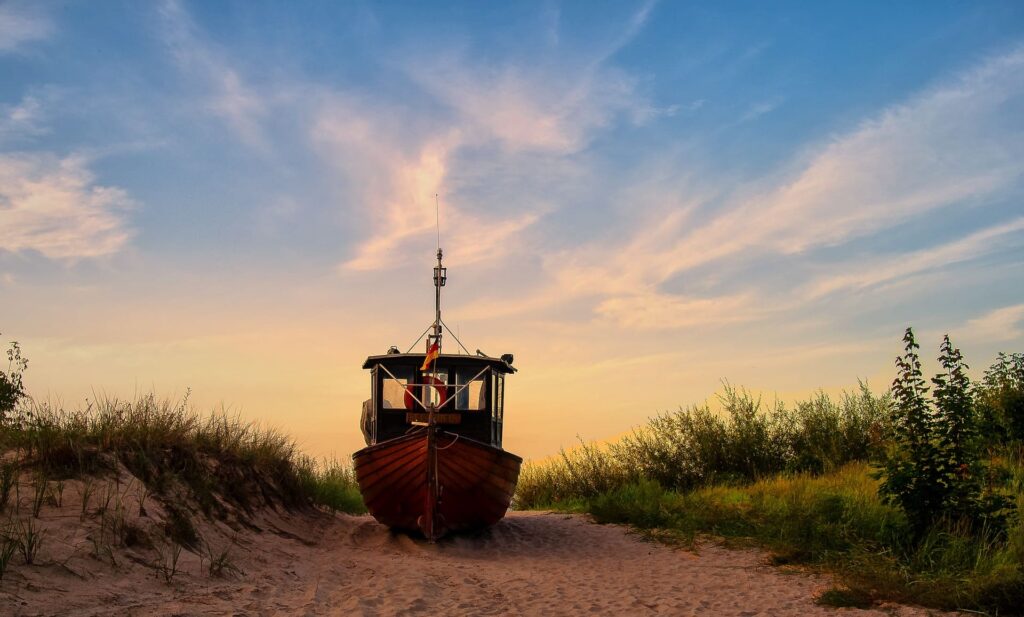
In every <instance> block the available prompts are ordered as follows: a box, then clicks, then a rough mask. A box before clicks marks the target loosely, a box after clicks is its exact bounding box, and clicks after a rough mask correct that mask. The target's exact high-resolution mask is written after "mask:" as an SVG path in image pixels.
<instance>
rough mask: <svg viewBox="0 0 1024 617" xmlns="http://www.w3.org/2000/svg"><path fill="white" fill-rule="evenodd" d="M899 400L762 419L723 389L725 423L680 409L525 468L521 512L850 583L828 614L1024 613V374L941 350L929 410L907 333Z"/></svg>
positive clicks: (826, 404) (700, 410) (822, 400)
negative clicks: (607, 526) (582, 517)
mask: <svg viewBox="0 0 1024 617" xmlns="http://www.w3.org/2000/svg"><path fill="white" fill-rule="evenodd" d="M904 342H905V343H906V349H905V352H906V353H905V354H904V355H903V356H902V357H901V358H900V359H899V360H898V362H897V367H898V372H899V375H898V377H897V379H896V381H895V383H894V387H893V391H892V393H891V394H886V395H883V396H875V395H873V394H871V392H870V391H869V390H868V389H867V387H866V386H865V385H864V384H861V387H860V388H859V390H858V391H857V392H856V393H852V394H845V395H843V396H842V397H841V398H840V399H839V400H838V401H833V400H832V399H830V397H828V396H825V395H824V394H819V395H817V396H815V397H813V398H812V399H810V400H807V401H803V402H800V403H797V404H796V405H795V406H792V407H785V406H783V405H781V404H778V403H777V404H775V405H773V406H766V405H764V404H763V403H762V402H761V401H760V400H758V399H755V398H753V397H752V396H750V395H749V394H748V393H747V392H745V391H743V390H737V389H734V388H732V387H729V386H726V388H725V392H724V393H723V394H722V396H721V397H720V401H721V404H722V413H720V414H719V413H715V412H713V411H712V410H711V409H710V408H709V407H708V406H706V405H705V406H699V407H691V408H688V409H681V410H679V411H677V412H675V413H670V414H665V415H662V416H660V417H658V418H655V419H652V420H651V421H650V422H649V423H648V424H647V425H646V426H644V427H642V428H639V429H637V430H636V431H634V432H633V433H632V434H630V435H628V436H626V437H625V438H623V439H620V440H618V441H616V442H614V443H610V444H603V445H597V444H581V446H580V447H579V448H576V449H574V450H571V451H563V452H562V453H561V455H560V456H559V457H557V458H555V459H552V460H549V461H546V462H540V463H532V464H528V465H526V466H525V467H524V469H523V472H522V475H521V478H520V483H519V489H518V491H517V493H516V506H517V507H519V508H554V509H560V510H568V511H578V512H588V513H590V514H591V515H592V516H593V517H594V518H595V519H596V520H597V521H598V522H602V523H623V524H629V525H632V526H633V527H634V528H637V529H638V530H641V531H642V532H643V533H644V534H645V535H648V536H650V537H652V538H656V539H659V540H662V541H667V542H677V543H684V544H689V545H693V543H694V541H695V538H696V537H697V536H698V535H700V534H710V535H713V536H717V537H722V538H725V539H726V540H727V541H729V542H741V543H755V544H758V545H761V546H765V547H767V548H769V549H770V550H771V551H772V552H773V554H774V559H775V561H776V562H777V563H780V564H781V563H793V564H806V565H810V566H812V567H816V568H823V569H826V570H828V571H831V572H835V573H837V574H839V575H840V576H841V578H842V580H843V583H844V584H843V586H842V587H839V588H836V589H832V590H829V591H828V592H826V593H825V594H823V595H822V597H821V598H819V602H820V603H822V604H829V605H841V606H864V605H866V604H868V603H870V602H873V601H878V600H897V601H905V602H915V603H920V604H923V605H927V606H933V607H939V608H961V609H969V610H978V611H987V612H991V613H994V614H1021V612H1022V610H1024V522H1022V521H1021V519H1020V518H1019V517H1018V516H1017V514H1016V513H1017V512H1019V511H1020V508H1021V507H1024V444H1022V435H1021V434H1020V433H1019V432H1017V430H1016V427H1017V426H1018V424H1022V423H1024V422H1022V418H1024V409H1022V402H1024V370H1022V369H1024V361H1022V357H1021V356H1020V355H1019V354H1014V355H1011V356H1005V355H1002V354H1001V355H1000V357H999V360H998V361H997V363H996V365H994V366H993V367H992V368H991V369H989V371H988V372H986V377H985V379H984V381H983V382H982V383H979V384H975V385H972V384H971V383H970V382H969V380H968V379H967V376H966V372H965V369H966V368H967V367H966V365H965V364H964V362H963V359H962V357H961V356H960V352H959V351H958V350H956V349H955V348H954V347H953V345H952V344H951V343H950V342H949V339H948V337H947V338H946V339H944V341H943V344H942V346H941V348H940V356H939V362H940V364H941V365H942V373H940V374H939V375H937V376H936V377H935V378H934V379H933V380H932V382H933V384H934V386H935V390H934V392H933V394H934V396H933V397H932V398H931V399H929V398H928V397H927V396H926V395H927V388H926V387H925V382H924V379H923V378H922V376H921V371H920V362H919V361H918V358H917V356H916V349H917V345H916V341H914V339H913V333H912V332H911V331H909V330H908V332H907V336H906V338H905V339H904Z"/></svg>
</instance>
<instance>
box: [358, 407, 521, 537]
mask: <svg viewBox="0 0 1024 617" xmlns="http://www.w3.org/2000/svg"><path fill="white" fill-rule="evenodd" d="M352 459H353V463H354V468H355V473H356V480H357V481H358V483H359V490H360V492H361V493H362V495H363V501H364V502H365V503H366V507H367V509H368V510H369V511H370V514H372V515H373V517H374V518H376V519H377V520H378V521H380V522H381V523H383V524H384V525H387V526H389V527H392V528H394V529H401V530H405V531H414V532H421V533H423V535H425V536H426V537H427V538H428V539H431V540H433V539H436V538H439V537H441V536H442V535H444V534H445V533H448V532H453V531H462V530H467V529H476V528H481V527H487V526H489V525H493V524H494V523H496V522H498V521H499V520H501V518H502V517H504V516H505V512H506V511H508V506H509V503H511V501H512V494H513V492H514V491H515V487H516V481H517V480H518V479H519V468H520V466H521V465H522V462H523V459H521V458H519V457H518V456H516V455H515V454H511V453H509V452H505V451H504V450H502V449H501V448H496V447H494V446H491V445H489V444H485V443H481V442H479V441H475V440H472V439H469V438H466V437H462V436H458V435H455V434H453V433H448V432H445V431H443V430H440V429H438V428H433V427H430V428H423V429H420V430H418V431H417V432H415V433H411V434H409V435H404V436H402V437H397V438H395V439H390V440H388V441H385V442H382V443H378V444H375V445H372V446H369V447H366V448H363V449H362V450H359V451H358V452H356V453H355V454H353V455H352Z"/></svg>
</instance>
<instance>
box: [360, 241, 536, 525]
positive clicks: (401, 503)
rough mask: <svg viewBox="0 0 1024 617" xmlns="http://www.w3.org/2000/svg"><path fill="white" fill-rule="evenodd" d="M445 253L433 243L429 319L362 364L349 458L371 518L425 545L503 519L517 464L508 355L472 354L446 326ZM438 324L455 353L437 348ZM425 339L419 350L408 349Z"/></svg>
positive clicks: (440, 339)
mask: <svg viewBox="0 0 1024 617" xmlns="http://www.w3.org/2000/svg"><path fill="white" fill-rule="evenodd" d="M442 258H443V252H442V250H441V248H440V247H438V249H437V265H436V266H435V267H434V289H435V311H434V322H433V323H432V324H431V325H430V326H428V327H427V329H426V330H425V331H424V332H423V334H421V335H420V338H419V339H417V340H416V342H414V343H413V344H412V346H411V347H410V348H409V350H408V351H406V352H405V353H402V352H401V351H399V349H398V348H397V347H391V348H390V349H389V350H388V352H387V353H385V354H381V355H373V356H369V357H368V358H367V359H366V362H364V363H363V368H364V369H366V370H368V371H370V384H371V396H370V398H369V399H367V400H366V401H365V402H364V403H363V410H362V418H361V429H362V433H363V437H364V439H365V441H366V447H365V448H363V449H361V450H359V451H357V452H356V453H355V454H353V455H352V460H353V467H354V470H355V476H356V480H357V482H358V484H359V490H360V492H361V493H362V496H363V501H364V502H365V504H366V507H367V509H368V510H369V512H370V514H371V515H373V517H374V518H376V519H377V521H379V522H380V523H382V524H384V525H387V526H388V527H391V528H392V529H396V530H400V531H405V532H410V533H414V534H422V535H423V536H424V537H425V538H426V539H427V540H429V541H431V542H434V541H436V540H438V539H439V538H441V537H442V536H444V535H446V534H449V533H456V532H460V531H466V530H473V529H480V528H485V527H488V526H490V525H493V524H495V523H497V522H498V521H499V520H501V519H502V517H504V516H505V513H506V512H507V511H508V508H509V504H510V503H511V501H512V494H513V492H514V491H515V487H516V482H517V481H518V479H519V469H520V466H521V465H522V462H523V459H522V458H520V457H519V456H516V455H515V454H512V453H511V452H506V451H505V450H504V449H502V445H501V444H502V428H503V425H504V411H505V378H506V377H507V376H509V375H511V374H513V373H515V372H516V369H515V368H514V367H513V366H512V362H513V356H512V355H511V354H502V355H501V356H500V357H492V356H488V355H487V354H484V353H483V352H481V351H480V350H477V351H476V352H475V353H472V354H471V353H469V351H468V350H467V349H466V348H465V346H464V345H463V344H462V342H461V341H459V340H458V337H457V336H455V335H454V334H452V332H451V330H450V329H448V328H447V326H445V324H444V322H443V321H442V320H441V288H442V287H444V286H445V283H446V282H447V268H445V267H444V265H443V263H442ZM445 330H447V334H448V335H450V336H451V338H452V339H454V340H455V342H456V343H457V347H456V350H457V353H445V352H444V349H443V340H444V339H445V338H446V337H445ZM424 337H425V347H424V350H423V352H422V353H421V352H416V353H413V352H412V350H413V349H414V348H416V346H417V345H418V344H419V343H420V342H421V341H424Z"/></svg>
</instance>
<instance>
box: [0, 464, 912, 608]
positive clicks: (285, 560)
mask: <svg viewBox="0 0 1024 617" xmlns="http://www.w3.org/2000/svg"><path fill="white" fill-rule="evenodd" d="M77 489H80V487H71V491H70V493H69V494H66V495H65V497H66V499H67V501H66V502H63V503H62V505H61V507H60V508H56V507H52V506H48V507H47V508H45V509H44V511H43V512H42V513H41V515H40V518H39V519H37V521H38V522H39V523H40V525H42V526H43V527H46V528H47V530H48V531H47V535H46V540H45V542H44V547H43V549H42V550H41V551H40V555H39V557H38V559H37V561H38V564H37V565H31V566H26V565H16V566H14V567H13V568H12V569H11V570H9V571H8V573H7V576H6V577H5V578H4V580H3V581H2V583H0V615H15V616H22V615H25V616H28V615H83V616H88V615H140V616H141V615H147V616H149V615H168V616H170V615H175V616H179V615H252V616H257V615H259V616H263V615H421V614H422V615H431V614H443V615H449V616H450V615H555V614H557V615H561V614H573V615H576V614H593V615H737V616H740V615H742V616H753V615H776V616H783V617H784V616H789V615H792V616H796V615H835V614H839V613H843V614H858V615H861V614H862V615H892V614H898V615H907V616H910V615H926V614H929V612H928V611H925V610H922V609H916V608H911V607H899V606H887V607H882V608H879V609H874V610H868V611H860V610H856V609H835V608H828V607H823V606H818V605H816V604H815V603H814V598H815V597H816V596H817V595H819V594H820V593H821V592H822V591H823V590H824V589H827V588H828V587H830V586H831V582H830V581H828V580H827V579H825V578H823V577H820V576H813V575H809V574H806V573H792V572H789V573H787V572H786V571H784V570H782V569H779V568H776V567H772V566H769V565H766V562H765V559H766V555H765V554H764V553H762V552H759V551H755V550H732V549H726V548H723V547H721V546H717V545H715V544H714V543H705V544H703V545H701V546H699V547H698V550H697V551H696V552H694V551H686V550H681V549H676V548H672V547H669V546H665V545H662V544H656V543H651V542H648V541H645V540H643V539H642V538H640V537H639V536H637V535H635V534H631V533H629V532H628V530H626V529H625V528H622V527H619V526H612V525H597V524H594V523H591V522H589V521H587V520H586V519H585V518H584V517H581V516H568V515H564V514H557V513H544V512H514V513H511V514H510V515H509V516H508V517H507V518H506V519H505V520H503V521H502V522H501V523H499V524H498V525H497V526H495V527H494V528H492V529H491V530H489V531H486V532H482V533H479V534H475V535H472V536H462V537H454V538H449V539H445V540H442V541H441V542H439V543H437V544H427V543H426V542H424V541H422V540H416V539H411V538H409V537H407V536H405V535H401V534H394V533H392V532H390V531H388V530H387V529H385V528H383V527H382V526H380V525H378V524H377V523H376V522H375V521H374V520H373V519H372V518H370V517H368V516H347V515H342V514H327V513H320V512H306V513H294V512H293V513H285V512H263V513H261V514H257V515H256V516H254V517H253V518H251V519H250V522H249V523H248V524H244V525H240V524H238V522H237V521H235V522H232V521H226V522H218V523H210V522H204V523H202V525H201V526H200V533H201V534H202V536H203V543H204V545H206V546H210V547H213V549H214V552H220V551H223V550H225V549H227V550H228V551H229V555H230V557H229V561H230V563H231V564H232V565H233V566H235V567H236V568H238V569H239V570H240V573H229V574H228V576H226V577H223V578H221V577H211V576H210V574H209V565H208V564H209V560H208V559H205V558H204V559H200V557H199V556H198V555H196V554H194V553H192V552H189V551H183V552H181V554H180V558H179V562H178V569H179V571H178V572H177V573H176V574H174V576H173V577H170V580H169V581H168V580H167V578H168V577H167V576H166V570H165V571H164V574H161V572H160V566H161V561H162V562H163V563H162V565H164V566H167V565H168V564H169V560H170V552H169V550H168V548H167V547H165V546H162V545H161V542H162V540H153V541H146V537H150V538H153V537H156V536H155V535H154V534H157V535H158V533H157V530H158V529H160V528H159V525H158V524H157V523H158V521H160V520H161V517H163V516H164V514H165V513H164V512H163V509H162V508H161V507H160V506H159V504H156V503H148V502H147V503H146V513H145V515H144V516H138V515H137V513H136V510H137V509H138V508H137V501H138V499H140V498H142V497H144V496H142V495H140V494H139V491H138V488H137V486H136V487H134V488H133V487H132V486H131V485H130V484H129V485H128V486H127V487H125V488H124V489H123V493H122V495H121V497H120V498H119V499H120V500H121V502H122V503H124V504H127V505H126V506H124V507H123V508H122V510H123V511H124V512H127V513H128V514H127V517H128V519H131V520H134V521H135V522H134V525H135V526H136V528H138V529H139V530H141V531H142V534H141V535H142V537H143V540H142V542H141V543H140V544H135V545H133V546H131V547H127V548H125V547H116V548H110V549H109V550H106V551H105V550H103V548H102V546H101V547H100V549H99V550H98V549H97V546H98V545H97V542H95V541H94V539H95V538H96V537H97V534H98V531H99V530H98V528H97V524H98V521H100V520H101V519H100V518H97V517H92V518H89V517H87V518H85V519H84V521H83V520H80V519H81V516H80V510H81V507H80V500H79V501H78V505H77V506H76V504H75V498H74V495H73V493H74V490H77ZM66 492H67V491H66ZM133 500H134V501H133ZM62 501H63V500H62ZM147 525H148V527H147ZM147 529H148V531H147ZM147 534H148V536H147ZM147 544H148V545H147ZM201 552H203V551H200V553H201ZM19 561H20V557H17V556H16V557H15V558H14V562H16V563H17V562H19Z"/></svg>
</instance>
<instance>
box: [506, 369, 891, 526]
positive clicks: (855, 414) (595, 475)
mask: <svg viewBox="0 0 1024 617" xmlns="http://www.w3.org/2000/svg"><path fill="white" fill-rule="evenodd" d="M719 401H720V402H721V405H722V413H716V412H715V411H713V410H712V409H711V408H710V406H708V405H706V404H705V405H702V406H694V407H690V408H686V409H680V410H679V411H676V412H673V413H667V414H663V415H661V416H658V417H655V418H652V419H651V420H650V421H649V422H648V424H647V425H646V426H643V427H640V428H638V429H636V430H634V431H633V432H632V433H631V434H629V435H627V436H625V437H623V438H622V439H620V440H619V441H616V442H612V443H610V444H607V445H597V444H585V443H584V444H581V445H580V446H579V447H577V448H575V449H573V450H569V451H563V452H562V453H561V454H560V455H559V456H558V457H557V458H555V459H553V460H550V461H546V462H539V463H528V464H527V465H526V466H525V467H524V468H523V472H522V474H521V476H520V479H519V486H518V488H517V489H516V504H517V506H518V507H540V506H545V505H553V504H559V506H560V507H565V506H566V504H571V503H581V502H582V501H585V500H587V499H589V498H591V497H594V496H596V495H600V494H603V493H606V492H608V491H611V490H614V489H616V488H618V487H621V486H624V485H627V484H630V483H635V482H642V481H646V480H650V481H654V482H656V483H657V484H658V485H659V486H662V487H665V488H667V489H671V490H687V489H691V488H695V487H700V486H709V485H712V484H716V483H722V482H726V483H728V482H746V481H751V480H754V479H756V478H759V477H762V476H766V475H771V474H774V473H779V472H783V471H810V472H815V473H821V472H824V471H827V470H831V469H835V468H838V467H840V466H842V465H844V464H846V463H848V462H850V461H856V460H866V459H867V458H868V456H869V454H870V453H871V452H872V451H873V450H874V449H876V448H877V447H878V443H879V440H880V439H881V438H882V436H883V435H884V434H885V433H886V432H887V428H886V426H887V416H888V409H889V406H890V399H889V397H888V396H881V397H877V396H874V395H873V394H871V391H870V390H868V388H867V386H866V385H865V384H863V383H862V384H861V385H860V389H859V390H858V391H857V392H856V393H846V394H843V396H842V397H841V398H840V400H839V401H833V400H832V399H831V398H830V397H829V396H827V395H826V394H824V393H819V394H817V395H816V396H814V397H813V398H811V399H809V400H807V401H802V402H799V403H797V404H796V406H794V407H792V408H787V407H785V406H783V405H781V404H779V403H776V404H775V405H774V406H773V407H770V408H768V407H766V406H765V405H764V404H763V403H762V401H761V400H760V399H756V398H754V397H752V396H751V395H750V394H749V393H748V392H747V391H745V390H743V389H736V388H733V387H731V386H730V385H728V384H726V386H725V390H724V392H723V393H722V394H721V395H720V396H719Z"/></svg>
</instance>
